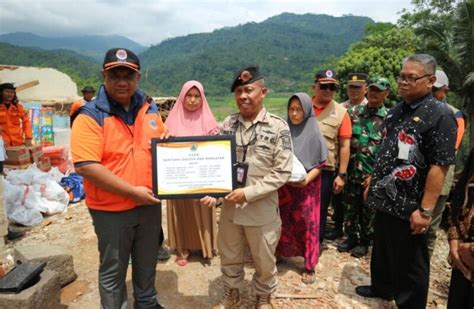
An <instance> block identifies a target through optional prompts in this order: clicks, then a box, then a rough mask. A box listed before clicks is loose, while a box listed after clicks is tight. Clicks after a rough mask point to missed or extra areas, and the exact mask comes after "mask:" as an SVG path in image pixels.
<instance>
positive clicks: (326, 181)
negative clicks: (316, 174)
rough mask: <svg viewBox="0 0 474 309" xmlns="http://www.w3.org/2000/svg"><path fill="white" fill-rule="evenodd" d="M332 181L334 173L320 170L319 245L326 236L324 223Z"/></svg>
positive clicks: (330, 195) (329, 201) (329, 200)
mask: <svg viewBox="0 0 474 309" xmlns="http://www.w3.org/2000/svg"><path fill="white" fill-rule="evenodd" d="M333 181H334V172H333V171H327V170H322V173H321V208H320V218H319V220H320V222H319V243H320V244H322V243H323V240H324V236H325V235H326V222H327V216H328V207H329V204H330V203H331V198H332V183H333Z"/></svg>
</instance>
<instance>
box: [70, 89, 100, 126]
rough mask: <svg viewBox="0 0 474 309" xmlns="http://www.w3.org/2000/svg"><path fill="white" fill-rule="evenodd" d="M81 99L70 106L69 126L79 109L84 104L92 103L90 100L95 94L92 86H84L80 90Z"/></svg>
mask: <svg viewBox="0 0 474 309" xmlns="http://www.w3.org/2000/svg"><path fill="white" fill-rule="evenodd" d="M81 92H82V99H79V100H76V101H74V102H73V103H72V105H71V111H70V112H69V117H70V118H71V126H72V122H73V121H74V118H76V116H77V112H78V110H79V108H81V107H82V106H84V105H85V104H86V103H88V102H90V101H92V98H93V97H94V94H95V89H94V87H92V86H85V87H84V88H83V89H82V90H81Z"/></svg>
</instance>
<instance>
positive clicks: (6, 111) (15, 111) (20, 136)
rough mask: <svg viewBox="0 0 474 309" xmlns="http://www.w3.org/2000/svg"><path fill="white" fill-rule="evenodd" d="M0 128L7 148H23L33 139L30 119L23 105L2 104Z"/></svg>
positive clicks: (0, 105)
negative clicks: (27, 141) (27, 140)
mask: <svg viewBox="0 0 474 309" xmlns="http://www.w3.org/2000/svg"><path fill="white" fill-rule="evenodd" d="M0 127H2V130H1V131H2V138H3V142H4V143H5V146H22V145H25V139H32V138H33V133H32V130H31V122H30V117H29V115H28V112H27V111H26V110H25V108H24V107H23V105H22V104H21V103H10V104H9V105H7V104H5V103H4V102H3V103H1V104H0Z"/></svg>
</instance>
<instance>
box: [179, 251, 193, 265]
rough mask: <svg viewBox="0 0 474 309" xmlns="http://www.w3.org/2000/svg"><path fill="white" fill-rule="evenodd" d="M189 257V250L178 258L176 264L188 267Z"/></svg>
mask: <svg viewBox="0 0 474 309" xmlns="http://www.w3.org/2000/svg"><path fill="white" fill-rule="evenodd" d="M189 255H190V252H189V251H188V250H183V251H182V252H181V253H180V254H179V255H178V257H177V258H176V264H178V265H179V266H186V265H187V264H188V259H189Z"/></svg>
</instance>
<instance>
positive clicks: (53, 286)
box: [0, 269, 64, 309]
mask: <svg viewBox="0 0 474 309" xmlns="http://www.w3.org/2000/svg"><path fill="white" fill-rule="evenodd" d="M40 278H41V279H40V281H39V282H38V283H36V284H35V285H33V286H31V287H29V288H27V289H25V290H23V291H21V292H20V293H18V294H0V308H8V309H30V308H31V309H33V308H35V309H36V308H38V309H40V308H44V309H46V308H47V309H60V308H63V307H64V306H62V305H61V302H60V293H61V292H60V291H61V286H60V284H59V276H58V274H57V273H56V272H54V271H51V270H46V269H45V270H43V272H42V273H41V274H40Z"/></svg>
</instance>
